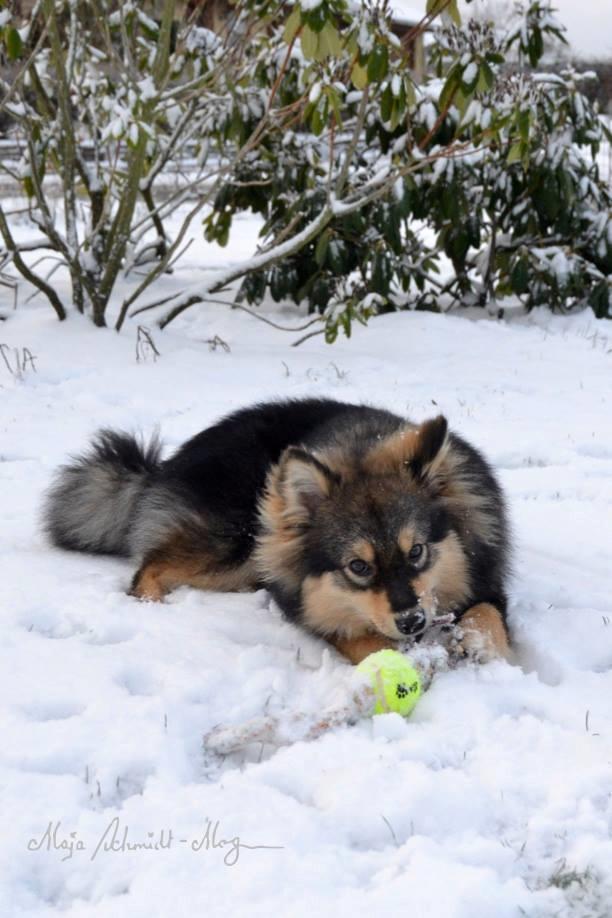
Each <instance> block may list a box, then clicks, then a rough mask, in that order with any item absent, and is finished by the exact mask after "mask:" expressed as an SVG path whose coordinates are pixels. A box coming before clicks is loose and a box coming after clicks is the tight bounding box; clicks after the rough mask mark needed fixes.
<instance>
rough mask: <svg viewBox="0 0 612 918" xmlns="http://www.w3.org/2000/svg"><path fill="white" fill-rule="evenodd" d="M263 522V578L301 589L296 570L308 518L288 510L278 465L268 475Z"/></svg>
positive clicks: (259, 563)
mask: <svg viewBox="0 0 612 918" xmlns="http://www.w3.org/2000/svg"><path fill="white" fill-rule="evenodd" d="M259 520H260V523H261V535H260V537H259V539H258V540H257V546H256V548H255V553H254V563H255V566H256V568H257V570H258V571H259V574H260V577H261V578H262V579H264V580H267V581H275V580H276V581H280V582H281V583H283V584H285V585H286V586H289V587H294V588H295V587H298V586H299V584H300V577H299V575H298V573H297V569H296V567H297V562H298V560H299V557H300V552H301V550H302V526H303V524H304V521H305V514H304V512H301V511H296V510H295V508H293V509H289V508H288V507H287V502H286V500H285V497H284V494H283V486H282V472H281V468H280V466H278V465H277V466H276V467H275V468H273V469H272V470H271V472H270V473H269V475H268V484H267V488H266V490H265V492H264V494H263V497H262V498H261V500H260V503H259Z"/></svg>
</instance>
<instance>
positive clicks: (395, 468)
mask: <svg viewBox="0 0 612 918" xmlns="http://www.w3.org/2000/svg"><path fill="white" fill-rule="evenodd" d="M447 432H448V424H447V423H446V418H444V417H442V415H440V416H439V417H437V418H432V419H431V420H430V421H424V422H423V423H422V424H421V425H419V426H418V427H415V426H413V425H410V426H408V425H406V427H401V428H400V429H399V430H398V431H396V432H395V433H393V434H391V435H390V436H389V437H386V438H385V439H384V440H383V441H382V442H381V443H378V444H377V445H376V446H375V447H374V448H373V449H371V450H370V451H369V453H368V455H367V456H366V459H365V468H366V471H368V472H370V473H371V474H374V475H380V474H389V473H397V472H399V471H408V472H410V473H411V474H412V476H413V478H414V479H415V480H416V481H419V482H425V481H426V480H427V479H428V478H429V477H430V476H431V474H432V472H433V470H434V468H435V466H436V459H438V458H439V457H440V456H441V454H442V449H443V447H444V445H445V443H446V437H447Z"/></svg>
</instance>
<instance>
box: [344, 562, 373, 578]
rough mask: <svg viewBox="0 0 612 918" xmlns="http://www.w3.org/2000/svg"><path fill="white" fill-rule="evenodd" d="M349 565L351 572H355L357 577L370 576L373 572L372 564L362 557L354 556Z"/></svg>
mask: <svg viewBox="0 0 612 918" xmlns="http://www.w3.org/2000/svg"><path fill="white" fill-rule="evenodd" d="M348 566H349V570H350V572H351V574H355V576H356V577H369V576H370V574H371V573H372V568H371V566H370V565H369V564H368V562H367V561H362V559H361V558H353V560H352V561H349V564H348Z"/></svg>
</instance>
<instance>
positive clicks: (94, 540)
mask: <svg viewBox="0 0 612 918" xmlns="http://www.w3.org/2000/svg"><path fill="white" fill-rule="evenodd" d="M44 525H45V527H46V530H47V533H48V535H49V537H50V539H51V541H52V543H53V544H54V545H56V546H58V547H60V548H66V549H72V550H76V551H84V552H102V553H109V554H115V555H121V556H127V557H130V558H133V559H135V561H136V563H137V565H138V567H137V570H136V573H135V575H134V578H133V580H132V584H131V589H130V593H131V595H133V596H135V597H138V598H139V599H142V600H162V599H163V597H164V596H165V595H166V594H167V593H168V592H169V591H170V590H173V589H174V588H176V587H179V586H182V585H188V586H192V587H197V588H200V589H204V590H222V591H233V590H239V591H245V590H254V589H258V588H261V587H265V588H267V589H268V590H269V592H270V593H271V594H272V596H273V598H274V599H275V601H276V602H277V604H278V606H279V607H280V609H281V610H282V612H283V613H284V615H285V616H286V618H287V619H289V620H290V621H292V622H295V623H298V624H300V625H302V626H303V627H305V628H306V629H308V630H309V631H311V632H313V633H314V634H316V635H319V636H321V637H323V638H326V639H327V640H328V641H329V642H330V643H331V644H332V645H333V646H334V647H335V648H336V649H337V650H338V651H339V652H340V653H341V654H343V655H344V656H345V657H346V658H347V659H348V660H350V661H351V662H352V663H359V662H360V661H361V660H363V659H364V658H365V657H366V656H368V655H369V654H370V653H372V652H374V651H376V650H380V649H382V648H385V647H395V646H398V644H400V642H405V641H407V640H413V641H414V640H416V641H418V640H420V639H421V638H422V637H423V635H424V634H425V633H426V631H427V629H428V628H430V627H431V626H432V624H433V623H434V622H435V621H436V620H440V616H441V615H447V617H448V618H451V617H452V620H453V622H455V623H458V624H459V626H460V632H459V633H460V635H461V634H462V639H461V640H460V641H459V642H458V646H459V647H460V650H461V652H462V653H466V654H469V655H470V656H472V657H474V658H476V659H480V660H489V659H492V658H495V657H506V658H507V657H508V656H509V654H510V643H509V635H508V628H507V622H506V604H507V599H506V581H507V577H508V569H509V557H510V535H509V526H508V520H507V512H506V506H505V500H504V496H503V494H502V491H501V488H500V486H499V484H498V482H497V481H496V479H495V476H494V474H493V472H492V470H491V468H490V466H489V465H488V463H487V462H486V460H485V459H484V458H483V456H482V455H481V454H480V453H479V452H478V450H476V449H475V448H474V447H473V446H471V445H469V444H468V443H467V442H466V441H465V440H463V439H462V438H461V437H459V436H457V435H456V434H455V433H451V432H449V431H448V427H447V422H446V419H445V418H444V417H442V416H439V417H436V418H433V419H431V420H427V421H425V422H423V423H421V424H416V423H413V422H411V421H408V420H406V419H404V418H402V417H399V416H398V415H396V414H393V413H391V412H389V411H386V410H384V409H380V408H375V407H370V406H368V405H356V404H347V403H343V402H338V401H333V400H330V399H312V398H310V399H296V400H289V401H276V402H268V403H262V404H256V405H254V406H252V407H249V408H245V409H242V410H239V411H236V412H234V413H233V414H230V415H229V416H227V417H225V418H223V419H222V420H220V421H219V422H218V423H216V424H214V425H213V426H212V427H209V428H207V429H206V430H203V431H202V432H201V433H198V434H197V435H196V436H194V437H193V438H192V439H191V440H189V441H188V442H187V443H185V444H184V445H183V446H182V447H180V449H179V450H178V451H177V452H176V453H175V454H174V455H173V456H171V457H170V458H169V459H166V460H164V461H162V459H161V447H160V444H159V442H158V441H157V440H153V441H152V442H151V443H150V444H149V445H148V446H144V445H143V444H141V443H140V442H139V441H138V440H137V439H136V438H135V437H133V436H131V435H128V434H126V433H122V432H116V431H111V430H101V431H100V432H99V433H98V434H97V435H96V437H95V439H94V441H93V443H92V446H91V449H90V451H89V452H88V453H85V454H84V455H82V456H80V457H78V458H76V459H74V460H73V461H71V462H70V463H69V464H68V465H65V466H63V467H62V468H61V469H60V470H59V472H58V475H57V478H56V479H55V481H54V483H53V484H52V486H51V488H50V491H49V493H48V496H47V500H46V505H45V509H44Z"/></svg>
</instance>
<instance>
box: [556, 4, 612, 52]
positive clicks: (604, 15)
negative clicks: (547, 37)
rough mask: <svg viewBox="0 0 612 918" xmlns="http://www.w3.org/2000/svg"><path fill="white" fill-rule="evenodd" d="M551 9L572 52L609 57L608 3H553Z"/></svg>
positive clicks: (611, 11)
mask: <svg viewBox="0 0 612 918" xmlns="http://www.w3.org/2000/svg"><path fill="white" fill-rule="evenodd" d="M554 6H555V7H556V8H557V10H558V13H557V15H558V17H559V19H560V20H561V22H562V23H563V25H564V26H565V27H566V29H567V31H568V34H567V35H566V38H567V40H568V41H569V42H570V44H571V45H572V46H573V48H575V50H576V51H578V52H580V53H581V54H586V55H591V56H599V57H603V56H607V57H612V0H555V2H554Z"/></svg>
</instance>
